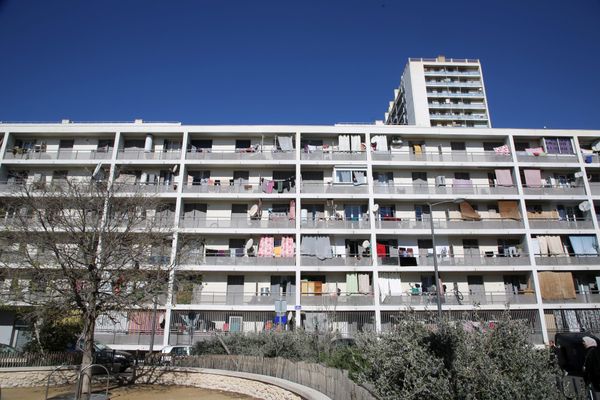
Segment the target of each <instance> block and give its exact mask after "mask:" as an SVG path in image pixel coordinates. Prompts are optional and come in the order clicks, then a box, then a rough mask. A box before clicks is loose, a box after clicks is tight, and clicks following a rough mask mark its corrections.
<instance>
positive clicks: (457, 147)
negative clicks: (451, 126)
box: [450, 142, 467, 151]
mask: <svg viewBox="0 0 600 400" xmlns="http://www.w3.org/2000/svg"><path fill="white" fill-rule="evenodd" d="M450 148H451V149H452V151H465V150H467V147H466V145H465V142H450Z"/></svg>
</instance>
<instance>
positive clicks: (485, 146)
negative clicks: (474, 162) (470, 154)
mask: <svg viewBox="0 0 600 400" xmlns="http://www.w3.org/2000/svg"><path fill="white" fill-rule="evenodd" d="M501 146H504V143H502V142H483V150H484V151H494V147H501Z"/></svg>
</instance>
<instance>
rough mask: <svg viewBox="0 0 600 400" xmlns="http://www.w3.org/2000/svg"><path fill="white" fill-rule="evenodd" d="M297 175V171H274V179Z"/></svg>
mask: <svg viewBox="0 0 600 400" xmlns="http://www.w3.org/2000/svg"><path fill="white" fill-rule="evenodd" d="M295 177H296V171H273V180H276V181H279V180H285V179H290V178H295Z"/></svg>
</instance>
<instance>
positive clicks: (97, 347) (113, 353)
mask: <svg viewBox="0 0 600 400" xmlns="http://www.w3.org/2000/svg"><path fill="white" fill-rule="evenodd" d="M81 348H82V346H81V342H80V346H79V351H81ZM94 364H100V365H103V366H105V367H106V368H108V370H109V372H119V373H122V372H125V371H127V370H128V369H129V368H131V367H132V366H133V365H134V364H135V358H134V357H133V354H131V353H128V352H126V351H122V350H115V349H111V348H110V347H108V346H107V345H105V344H104V343H100V342H94ZM102 371H103V369H101V368H97V369H94V373H97V372H99V373H102Z"/></svg>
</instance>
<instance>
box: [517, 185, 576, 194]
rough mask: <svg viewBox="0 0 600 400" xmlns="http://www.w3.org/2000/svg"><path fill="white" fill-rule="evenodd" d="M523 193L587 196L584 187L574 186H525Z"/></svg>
mask: <svg viewBox="0 0 600 400" xmlns="http://www.w3.org/2000/svg"><path fill="white" fill-rule="evenodd" d="M523 193H524V194H527V195H538V196H547V195H558V196H574V195H575V196H577V195H585V188H584V187H583V186H572V185H554V186H553V185H542V186H528V185H523Z"/></svg>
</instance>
